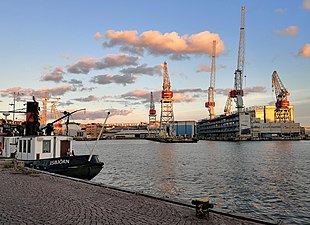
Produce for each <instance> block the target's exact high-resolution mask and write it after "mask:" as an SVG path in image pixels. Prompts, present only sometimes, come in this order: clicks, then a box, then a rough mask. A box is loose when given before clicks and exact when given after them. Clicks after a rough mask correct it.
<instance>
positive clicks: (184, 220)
mask: <svg viewBox="0 0 310 225" xmlns="http://www.w3.org/2000/svg"><path fill="white" fill-rule="evenodd" d="M27 171H28V172H27ZM0 183H1V185H0V198H1V199H2V200H1V202H0V224H230V225H234V224H250V225H251V224H253V225H254V224H271V223H266V222H259V221H255V220H254V221H253V220H247V219H244V218H243V219H242V218H235V217H230V216H225V215H222V214H217V213H210V217H209V220H206V219H205V218H204V219H198V218H197V217H196V216H195V209H194V208H191V207H188V206H184V205H179V204H174V203H171V202H167V201H162V200H160V199H156V198H150V197H147V196H144V195H141V194H133V193H131V192H130V191H124V190H120V189H117V188H111V187H107V186H104V185H98V184H94V183H92V182H90V181H82V180H78V179H74V178H65V177H62V176H60V175H51V174H48V173H46V172H33V170H28V169H24V170H14V169H9V168H2V169H0Z"/></svg>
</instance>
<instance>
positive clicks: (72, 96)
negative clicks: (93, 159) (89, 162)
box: [0, 0, 310, 125]
mask: <svg viewBox="0 0 310 225" xmlns="http://www.w3.org/2000/svg"><path fill="white" fill-rule="evenodd" d="M242 6H245V7H246V14H245V70H244V76H245V77H244V82H243V87H244V92H245V96H244V105H245V107H251V106H261V105H273V104H274V103H275V94H274V92H272V87H271V76H272V73H273V71H274V70H276V71H277V73H278V75H279V77H280V79H281V80H282V82H283V84H284V86H285V88H286V89H287V90H288V91H289V92H290V96H289V97H288V100H289V101H290V103H291V105H293V106H294V107H295V122H299V123H301V125H310V29H309V27H310V0H294V1H292V0H281V1H280V0H260V1H254V0H242V1H241V0H227V1H224V0H218V1H215V0H213V1H210V0H204V1H200V0H194V1H187V0H184V1H180V0H169V1H161V0H158V1H145V0H131V1H120V0H114V1H102V0H92V1H86V0H85V1H82V0H66V1H63V0H46V1H41V0H28V1H23V0H10V1H8V0H3V1H1V8H0V30H1V35H0V59H1V61H0V65H1V66H0V74H1V82H0V110H2V111H5V110H12V105H10V104H12V103H13V94H14V93H15V94H16V99H17V101H16V109H22V108H24V105H23V104H24V103H25V101H30V100H31V99H32V96H35V97H36V99H37V101H40V100H41V99H42V98H43V97H45V96H48V97H49V98H50V101H51V103H49V104H48V112H50V107H51V104H52V101H55V99H54V98H59V99H60V100H58V101H55V102H56V103H55V104H56V106H57V109H58V110H59V111H60V112H63V111H65V110H66V111H73V110H77V109H82V108H86V112H80V113H77V114H74V115H73V116H72V119H73V120H74V121H75V122H81V123H89V122H103V121H104V119H105V117H106V114H107V112H108V111H109V112H111V116H110V118H109V120H108V123H130V122H134V123H138V122H148V113H149V106H150V92H153V93H154V101H155V107H156V110H157V120H159V119H160V93H161V89H162V85H163V77H162V65H163V62H165V61H166V62H167V63H168V73H169V77H170V82H171V90H172V91H173V92H174V103H173V107H174V117H175V120H196V121H198V120H201V119H204V118H206V117H208V115H209V113H208V110H207V109H206V108H205V107H204V103H205V102H206V101H207V89H208V87H209V84H210V67H211V54H212V42H213V40H216V41H217V45H216V52H217V55H216V79H215V90H216V93H215V102H216V106H215V113H216V114H217V115H220V114H223V110H224V106H225V103H226V98H227V93H228V92H229V90H231V89H233V87H234V71H235V70H236V68H237V59H238V46H239V37H240V18H241V7H242ZM53 99H54V100H53ZM11 116H12V115H11ZM11 116H9V118H11ZM49 116H52V115H50V113H49ZM23 117H24V115H21V114H16V118H17V119H23ZM1 118H4V116H3V115H2V114H1ZM49 119H50V120H52V117H50V118H49Z"/></svg>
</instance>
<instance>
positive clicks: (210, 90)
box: [205, 40, 216, 120]
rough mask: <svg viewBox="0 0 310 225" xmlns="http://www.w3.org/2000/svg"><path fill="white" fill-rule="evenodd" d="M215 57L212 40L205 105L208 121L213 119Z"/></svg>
mask: <svg viewBox="0 0 310 225" xmlns="http://www.w3.org/2000/svg"><path fill="white" fill-rule="evenodd" d="M215 55H216V40H213V48H212V63H211V74H210V86H209V88H208V101H207V102H206V103H205V107H206V108H208V109H209V116H210V120H211V119H213V118H214V116H215V114H214V107H215V101H214V92H215V90H214V88H215V70H216V67H215Z"/></svg>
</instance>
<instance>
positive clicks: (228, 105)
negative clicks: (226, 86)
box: [224, 94, 233, 115]
mask: <svg viewBox="0 0 310 225" xmlns="http://www.w3.org/2000/svg"><path fill="white" fill-rule="evenodd" d="M232 101H233V98H232V97H230V94H228V96H227V99H226V104H225V107H224V113H225V115H230V114H231V107H232Z"/></svg>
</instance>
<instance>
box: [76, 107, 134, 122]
mask: <svg viewBox="0 0 310 225" xmlns="http://www.w3.org/2000/svg"><path fill="white" fill-rule="evenodd" d="M108 112H110V116H109V117H113V116H127V115H128V114H130V113H132V110H120V109H105V110H97V111H86V112H78V113H75V114H74V119H75V120H86V119H89V120H95V119H103V118H106V116H107V114H108Z"/></svg>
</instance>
